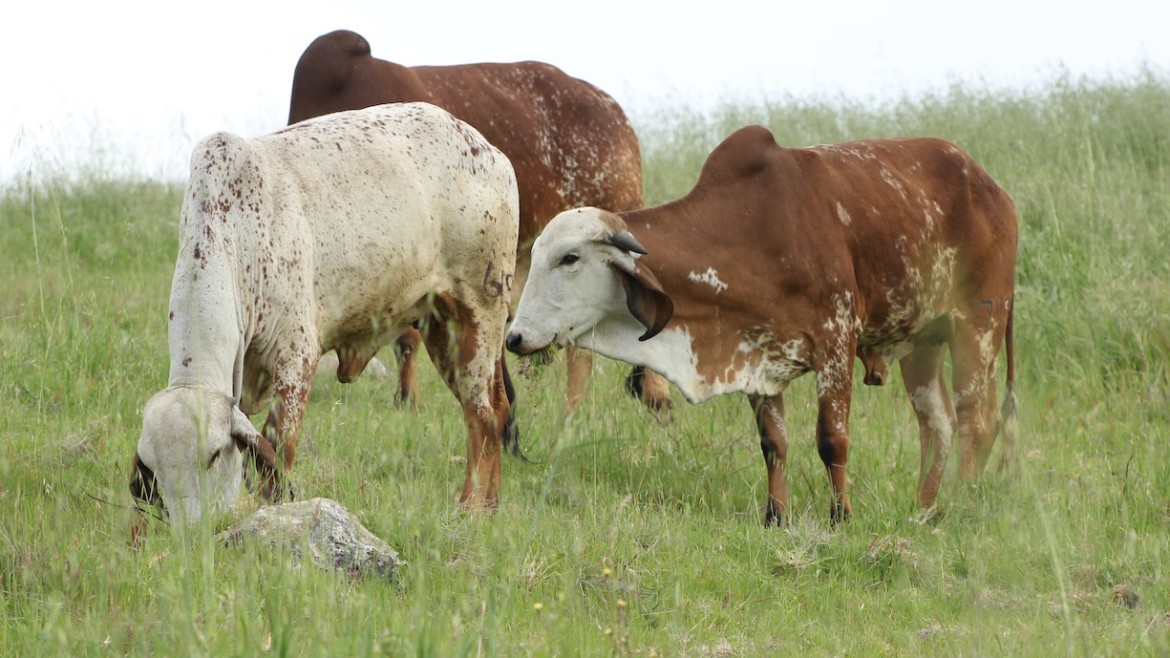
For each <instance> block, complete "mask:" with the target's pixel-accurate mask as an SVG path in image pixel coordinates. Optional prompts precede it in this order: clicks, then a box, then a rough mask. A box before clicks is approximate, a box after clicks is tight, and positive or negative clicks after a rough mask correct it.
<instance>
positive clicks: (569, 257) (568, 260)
mask: <svg viewBox="0 0 1170 658" xmlns="http://www.w3.org/2000/svg"><path fill="white" fill-rule="evenodd" d="M579 260H581V257H580V256H578V255H577V254H565V255H564V256H563V257H561V263H560V264H561V265H572V264H573V263H576V262H577V261H579Z"/></svg>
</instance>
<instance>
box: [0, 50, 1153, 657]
mask: <svg viewBox="0 0 1170 658" xmlns="http://www.w3.org/2000/svg"><path fill="white" fill-rule="evenodd" d="M636 119H637V121H636V123H637V125H638V129H639V133H640V135H641V138H642V141H643V150H644V157H645V161H646V187H647V200H648V202H650V203H659V202H663V201H666V200H669V199H672V198H675V197H677V196H679V195H681V194H683V193H684V192H686V191H687V190H688V189H689V188H690V186H691V185H692V184H693V182H694V180H695V178H696V176H697V173H698V169H699V167H700V166H701V164H702V162H703V160H704V158H705V157H706V155H707V153H708V152H709V150H710V149H711V148H712V147H713V146H714V145H715V144H716V143H718V142H719V141H720V140H721V139H722V138H723V137H725V136H726V135H727V134H728V133H730V132H731V131H732V130H734V129H735V128H738V127H740V126H742V125H745V124H748V123H763V124H766V125H768V126H770V127H771V128H772V129H773V130H774V131H775V132H776V135H777V138H778V140H779V141H780V142H781V143H782V144H785V145H789V146H797V145H804V144H812V143H823V142H832V141H840V140H845V139H851V138H860V137H874V136H893V135H907V134H920V135H935V136H939V137H944V138H947V139H950V140H953V141H955V142H956V143H958V144H959V145H961V146H962V147H964V148H965V149H966V150H968V151H969V152H970V153H971V154H972V155H974V156H975V158H976V159H977V160H979V161H980V162H981V163H982V164H983V165H984V166H985V167H986V168H987V170H988V171H989V172H990V173H991V174H992V176H994V177H995V178H996V179H997V180H998V181H999V182H1000V184H1001V185H1002V186H1003V187H1004V188H1005V189H1007V190H1008V192H1009V193H1010V194H1011V195H1012V197H1013V198H1014V200H1015V202H1016V204H1017V207H1018V210H1019V213H1020V219H1021V227H1020V236H1021V237H1020V260H1019V271H1018V289H1017V290H1018V293H1017V312H1016V327H1015V331H1016V341H1017V342H1016V352H1017V371H1018V381H1017V391H1018V394H1019V398H1020V403H1021V408H1020V446H1019V448H1020V464H1019V468H1018V469H1017V471H1016V473H1015V475H1014V476H1012V477H1004V476H999V475H995V474H990V475H989V476H987V477H985V478H984V479H983V480H981V481H980V482H979V483H978V484H976V485H973V486H959V485H956V484H954V483H953V482H949V486H948V487H947V488H946V489H945V491H944V493H943V495H942V496H941V499H940V500H941V514H939V515H938V516H937V517H936V518H935V519H934V520H933V521H932V522H930V523H928V524H920V523H916V522H915V521H914V520H913V517H914V513H915V511H916V510H915V504H914V500H915V498H914V488H915V483H916V478H917V464H918V439H917V429H916V426H915V424H914V421H913V414H912V411H911V408H910V405H909V402H908V401H907V399H906V396H905V394H904V393H903V391H902V390H901V383H900V377H898V376H895V377H894V379H895V380H899V381H895V382H893V383H892V385H887V386H886V387H883V388H868V387H863V386H861V385H860V381H858V384H857V386H856V387H855V404H854V411H853V425H852V438H853V444H852V445H853V451H852V453H851V459H850V467H851V478H852V482H853V492H854V495H853V505H854V515H855V516H854V518H853V519H852V520H851V521H850V522H849V523H848V524H846V525H844V526H843V527H840V528H837V529H832V528H830V527H829V525H828V507H829V486H828V482H827V479H826V477H825V475H824V470H823V467H822V465H821V463H820V460H819V458H818V457H817V454H816V449H815V447H814V445H813V440H812V437H813V422H814V418H815V404H814V394H813V386H812V379H811V378H805V379H802V380H798V381H797V382H796V383H795V384H794V385H793V386H792V387H791V388H790V389H789V391H790V393H789V395H788V403H787V407H788V420H789V427H790V431H791V433H792V436H793V438H794V445H793V447H792V449H791V451H790V465H789V473H790V474H791V475H790V479H791V484H792V496H793V504H794V509H795V515H794V516H795V518H794V520H793V522H792V523H791V524H790V525H789V526H787V527H784V528H781V529H766V528H763V527H762V526H761V523H760V519H761V511H762V504H763V501H764V499H765V495H766V489H765V478H764V468H763V464H762V459H761V457H760V454H759V448H758V441H757V437H756V435H755V430H754V425H753V422H752V420H751V416H750V413H749V409H748V406H747V404H746V402H745V401H744V400H743V399H742V398H741V397H726V398H721V399H717V400H715V401H712V402H710V403H708V404H705V405H701V406H697V407H692V406H688V405H686V403H685V402H684V401H683V400H682V399H681V396H679V395H678V394H677V392H676V394H675V400H676V404H677V409H676V413H675V421H674V423H673V424H672V425H670V426H663V425H660V424H658V423H657V422H655V420H654V419H653V418H652V416H651V415H650V414H649V413H648V412H646V411H644V410H642V409H641V408H639V407H638V405H636V404H635V403H634V402H632V401H631V400H629V399H627V398H626V397H625V395H624V393H623V392H622V391H621V386H620V383H621V377H622V376H623V374H624V372H625V367H624V366H622V365H620V364H617V363H615V362H612V361H607V360H602V359H599V360H598V364H597V367H596V370H597V372H596V377H595V379H594V383H593V386H592V389H591V392H590V394H589V395H588V397H587V401H586V403H585V406H584V407H583V408H582V409H581V410H580V412H579V413H578V414H576V415H575V416H573V417H572V418H569V419H567V420H566V419H563V418H562V415H561V405H562V401H563V368H561V367H557V366H551V367H550V366H545V367H534V368H531V369H529V370H528V372H527V373H526V374H524V375H523V376H520V377H518V378H517V386H518V390H519V395H520V403H519V404H520V406H519V409H518V415H519V420H520V423H521V427H522V432H523V443H524V445H525V446H526V449H527V451H528V453H529V455H530V456H531V457H533V458H534V459H536V460H539V462H540V463H538V464H535V465H525V464H522V463H520V462H518V461H516V460H509V461H507V462H505V464H504V486H503V503H502V506H501V509H500V510H499V512H498V513H497V514H495V515H494V516H484V515H466V514H461V513H459V512H458V511H457V510H456V509H455V505H454V500H455V498H456V496H457V494H458V488H459V486H460V485H461V484H462V476H463V468H464V465H463V463H462V455H463V452H464V446H463V430H462V421H461V418H460V415H459V413H458V410H457V407H456V405H455V403H454V401H453V400H452V398H451V396H450V395H449V394H448V393H447V392H446V391H445V389H443V388H442V386H441V384H440V383H439V382H438V380H437V379H436V377H435V376H434V371H433V369H431V368H430V367H429V366H427V367H424V368H423V369H422V372H423V374H424V377H425V379H424V382H423V384H424V387H423V399H424V402H423V408H422V410H421V412H419V413H410V412H405V411H399V410H396V409H394V408H393V407H392V405H391V391H390V389H389V387H388V386H387V385H385V384H382V383H379V382H377V381H374V380H367V379H363V380H361V381H358V382H356V383H355V384H351V385H347V386H342V385H340V384H338V383H336V382H330V381H326V380H320V381H319V382H318V387H317V389H316V390H315V392H314V395H313V401H312V404H311V407H310V409H309V411H308V414H307V416H306V422H305V428H306V429H305V433H306V435H305V437H304V438H303V444H302V445H303V449H302V451H301V453H300V455H299V461H298V464H297V467H296V469H295V470H294V473H293V476H294V481H295V483H296V485H297V488H298V490H299V492H300V493H301V494H302V496H304V497H310V496H327V497H331V498H334V499H336V500H338V501H340V502H341V503H342V504H343V505H345V506H346V507H348V508H349V509H351V510H352V511H354V512H355V513H357V514H358V515H359V516H360V517H361V519H362V520H363V522H364V523H365V524H366V525H367V526H368V527H369V528H370V529H371V530H372V531H374V532H375V533H376V534H378V535H380V536H382V537H384V538H386V539H387V540H388V541H389V542H390V543H391V544H392V545H393V546H395V547H396V548H397V549H398V550H399V551H400V552H401V554H402V556H403V557H404V558H405V559H406V560H408V561H409V563H410V564H409V567H408V569H407V570H406V572H405V577H404V579H403V580H402V582H401V583H400V584H399V585H398V586H391V585H388V584H386V583H384V582H379V581H372V580H350V579H348V578H346V577H343V576H338V575H334V574H332V573H328V572H324V571H321V570H318V569H315V568H292V567H291V566H290V564H289V559H288V556H287V555H285V554H280V553H264V552H258V551H251V552H250V551H242V552H237V551H229V550H226V549H223V548H221V547H219V546H217V545H216V544H215V543H214V542H213V540H212V535H213V533H214V532H215V531H217V530H219V529H222V528H223V527H225V526H226V525H227V523H228V522H230V521H231V520H232V519H224V520H222V521H221V522H219V523H218V524H217V525H216V526H215V527H207V526H204V527H201V528H198V529H196V530H194V531H192V532H190V533H184V534H176V533H172V532H170V531H169V530H168V529H167V527H166V526H164V525H162V524H160V523H157V522H156V523H153V524H152V527H151V529H150V532H149V535H148V537H147V540H146V543H145V545H144V546H143V547H142V548H141V549H140V550H131V549H129V548H128V547H127V545H126V542H127V538H128V530H129V525H130V523H131V521H132V519H133V513H132V512H131V511H129V510H127V509H126V508H125V507H124V506H125V505H127V504H128V503H129V496H128V493H127V488H126V483H127V478H128V474H129V467H130V459H131V457H132V455H133V452H134V446H135V444H136V441H137V437H138V433H139V431H140V426H141V408H142V405H143V404H144V403H145V401H146V400H147V399H148V398H149V396H150V395H151V394H153V393H154V392H155V391H156V390H158V389H159V388H161V387H162V386H163V385H164V384H165V382H166V375H167V369H168V363H167V356H166V335H165V331H166V321H165V314H166V304H167V295H168V291H169V285H170V277H171V271H172V268H173V263H174V253H175V244H176V224H177V221H176V220H177V216H178V207H179V203H180V197H181V193H182V188H181V186H180V185H164V184H159V183H154V182H139V181H126V180H109V179H108V178H106V177H104V176H102V175H101V173H100V171H94V172H88V173H86V174H85V175H83V176H80V177H78V178H77V179H76V180H72V181H68V182H64V181H62V182H59V183H49V184H47V185H45V186H42V187H37V188H33V187H29V186H24V187H17V188H12V189H9V190H7V191H6V192H5V193H3V194H2V195H0V228H2V230H0V654H4V655H12V656H34V655H46V656H49V655H62V656H65V655H199V656H201V655H241V656H246V655H257V654H261V653H263V654H273V655H280V656H349V655H381V654H385V655H408V654H409V655H419V656H430V655H439V656H454V655H476V656H478V655H506V656H514V655H566V656H573V655H590V656H593V655H622V656H625V655H631V656H712V657H716V656H717V657H730V656H755V655H765V654H773V655H858V656H871V655H898V656H901V655H947V656H954V655H1005V656H1024V655H1029V656H1030V655H1035V656H1050V655H1056V654H1064V655H1074V656H1080V655H1086V656H1087V655H1167V653H1170V590H1168V584H1170V458H1168V457H1167V454H1166V453H1164V452H1162V449H1163V448H1165V447H1166V446H1167V437H1170V372H1168V364H1170V258H1168V257H1167V252H1168V249H1170V221H1168V217H1170V79H1168V78H1167V77H1166V76H1165V75H1163V74H1159V73H1157V72H1152V71H1150V72H1144V73H1140V74H1138V75H1135V76H1132V77H1128V78H1125V79H1119V80H1114V79H1104V80H1102V79H1097V80H1076V79H1067V78H1058V79H1054V80H1052V81H1051V82H1050V83H1049V84H1048V85H1047V86H1045V87H1044V88H1043V89H1040V90H1038V91H1032V92H1027V93H1024V92H1010V91H1003V90H987V89H983V88H978V87H975V88H970V87H967V88H964V87H955V88H953V89H951V90H948V91H945V92H941V93H938V94H934V95H930V96H925V97H915V98H906V99H903V100H900V101H896V102H891V103H887V104H884V105H879V106H870V105H862V104H857V103H853V102H849V101H846V100H839V99H815V100H797V99H777V100H775V101H771V102H750V103H748V102H744V103H729V104H727V105H725V106H724V107H722V108H720V109H718V110H716V111H715V112H713V113H708V114H697V113H694V112H690V111H687V110H686V109H680V108H672V109H664V110H661V111H660V112H657V113H655V114H652V115H646V116H640V117H637V118H636ZM515 365H516V366H519V364H515ZM515 370H516V368H514V371H515ZM993 457H994V455H993ZM955 461H957V460H954V459H953V460H952V467H953V466H954V463H955ZM951 480H954V477H953V468H952V476H951ZM254 505H255V502H254V501H252V500H250V499H249V500H248V501H245V502H244V503H243V504H242V505H241V506H240V509H239V510H237V513H236V515H235V516H237V517H238V516H242V515H244V514H246V513H247V512H248V511H249V508H250V506H254Z"/></svg>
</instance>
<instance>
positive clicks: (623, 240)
mask: <svg viewBox="0 0 1170 658" xmlns="http://www.w3.org/2000/svg"><path fill="white" fill-rule="evenodd" d="M609 243H610V244H612V245H613V246H615V247H617V248H618V249H621V250H622V251H632V252H634V253H635V254H642V255H643V256H645V255H646V254H647V253H648V252H647V251H646V247H643V246H642V244H641V243H640V242H638V240H637V239H636V238H635V237H634V236H633V235H632V234H631V233H630V232H629V231H618V232H616V233H614V234H613V235H611V236H610V237H609Z"/></svg>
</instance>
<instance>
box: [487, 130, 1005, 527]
mask: <svg viewBox="0 0 1170 658" xmlns="http://www.w3.org/2000/svg"><path fill="white" fill-rule="evenodd" d="M1015 264H1016V214H1015V210H1014V207H1013V205H1012V202H1011V200H1010V199H1009V198H1008V195H1007V194H1006V193H1005V192H1004V191H1003V190H1002V189H1000V188H999V186H998V185H996V184H995V182H994V181H993V180H992V179H991V178H990V177H989V176H988V175H987V173H986V172H985V171H984V170H983V169H982V168H980V167H979V165H977V164H976V163H975V162H974V161H973V160H972V159H971V158H970V157H969V156H968V155H967V154H965V153H964V152H963V151H961V150H960V149H959V148H957V147H956V146H954V145H953V144H950V143H947V142H944V141H941V140H937V139H893V140H871V141H862V142H851V143H847V144H838V145H830V146H818V147H812V148H807V149H785V148H781V147H780V146H778V145H777V144H776V142H775V140H774V139H773V137H772V134H771V133H770V132H769V131H768V130H767V129H765V128H762V127H759V126H752V127H748V128H744V129H742V130H740V131H737V132H736V133H734V134H732V135H731V136H730V137H729V138H727V140H725V141H724V142H723V143H722V144H720V145H719V146H718V147H717V148H716V149H715V150H714V151H713V152H712V153H711V156H710V157H709V158H708V159H707V162H706V163H705V164H704V166H703V170H702V173H701V174H700V176H699V181H698V183H697V184H696V185H695V188H694V189H693V190H692V191H691V192H690V193H689V194H687V195H686V196H685V197H683V198H681V199H679V200H677V201H674V202H671V203H668V204H665V205H662V206H658V207H656V208H648V209H645V210H639V211H633V212H622V213H616V214H615V213H611V212H608V211H605V210H600V209H597V208H582V209H577V210H571V211H567V212H564V213H561V214H560V215H558V216H557V217H556V218H554V219H553V220H552V221H551V222H550V223H549V224H548V226H547V228H546V229H545V230H544V232H543V233H542V234H541V236H540V237H539V238H538V239H537V240H536V242H535V244H533V247H532V267H531V270H530V273H529V278H528V282H527V284H526V285H525V287H524V290H523V292H522V294H521V297H520V305H519V308H518V309H517V312H516V317H515V320H514V321H513V323H512V326H511V329H510V330H509V332H508V336H507V338H506V340H507V346H508V349H510V350H512V351H514V352H517V353H519V354H529V353H532V352H535V351H538V350H542V349H545V348H547V347H550V346H552V345H578V346H582V347H585V348H588V349H590V350H594V351H596V352H599V353H601V354H604V355H606V356H610V357H613V358H616V359H621V360H624V361H628V362H630V363H634V364H638V365H642V366H645V367H648V368H652V369H654V370H656V371H658V372H660V373H662V374H663V375H665V376H666V378H667V379H669V380H670V381H671V382H673V383H674V384H675V385H677V386H678V388H679V390H681V391H682V393H683V394H684V395H685V396H686V397H687V399H688V400H689V401H691V402H693V403H699V402H703V401H704V400H707V399H709V398H711V397H714V396H716V395H722V394H725V393H735V392H742V393H746V394H747V396H748V399H749V401H750V402H751V405H752V408H753V409H754V410H755V414H756V423H757V426H758V429H759V433H760V442H761V447H762V449H763V453H764V462H765V466H766V467H767V472H768V503H767V509H766V513H765V521H766V522H767V523H769V524H771V523H777V522H779V521H780V520H781V519H782V518H783V517H784V515H785V514H786V512H787V510H788V509H789V500H788V481H787V476H786V473H785V468H786V467H785V461H786V456H787V453H788V434H787V430H786V428H785V424H784V405H783V398H782V394H783V392H784V389H785V387H786V386H787V385H788V382H789V381H791V380H792V379H794V378H796V377H798V376H800V375H802V374H804V373H806V372H810V371H811V372H815V373H816V379H817V398H818V408H819V411H818V418H817V430H816V435H817V447H818V449H819V451H820V455H821V459H822V460H823V461H824V464H825V467H826V469H827V470H828V474H829V478H830V481H831V483H832V487H833V493H834V497H833V505H832V508H831V518H832V519H833V520H834V521H840V520H842V519H844V518H846V517H847V516H848V515H849V514H850V511H851V508H850V503H849V494H848V479H847V476H846V462H847V459H848V450H849V406H850V399H851V389H852V382H853V358H854V355H855V354H856V355H859V356H860V357H861V358H862V360H863V362H864V363H865V366H866V372H867V375H866V383H870V384H880V383H883V382H884V381H885V378H886V363H887V361H889V360H895V359H896V360H899V365H900V366H901V371H902V377H903V380H904V381H903V383H904V385H905V387H906V390H907V392H908V393H909V395H910V401H911V403H912V405H913V407H914V410H915V412H916V413H917V417H918V425H919V435H920V441H921V448H922V457H921V478H920V481H919V488H918V501H919V504H920V505H921V506H922V507H923V508H930V507H932V506H933V505H934V504H935V499H936V496H937V494H938V489H939V485H940V481H941V478H942V472H943V467H944V465H945V463H946V456H947V449H948V446H949V444H950V440H951V435H952V433H953V432H954V431H955V428H957V430H958V435H959V439H960V442H961V444H962V463H961V466H960V472H961V474H962V476H963V477H964V478H973V477H975V476H977V475H979V474H980V473H981V472H982V471H983V470H984V468H985V465H986V463H987V459H988V455H989V452H990V450H991V447H992V443H993V441H994V439H995V436H996V433H997V428H996V421H997V415H1000V416H1001V417H1000V419H999V420H1001V421H1002V422H1003V423H1004V425H1005V431H1004V434H1005V437H1004V443H1005V450H1007V449H1009V448H1010V445H1011V444H1012V443H1013V442H1014V431H1015V430H1014V422H1013V421H1014V416H1015V401H1014V400H1015V399H1014V396H1013V394H1012V391H1011V388H1012V382H1013V379H1014V373H1013V354H1012V333H1011V326H1012V315H1013V308H1014V304H1013V302H1014V277H1015ZM1005 343H1006V347H1007V391H1006V395H1005V399H1004V407H1003V409H1002V412H1001V414H997V409H996V407H995V401H996V390H995V389H996V384H995V382H996V379H995V371H996V363H997V360H998V355H999V350H1000V347H1001V346H1002V345H1005ZM948 349H949V351H950V353H951V357H952V361H953V369H952V378H951V383H952V387H953V389H954V404H953V405H952V403H951V399H950V397H949V395H948V393H947V387H946V382H945V381H944V371H943V359H944V356H945V354H946V352H947V350H948Z"/></svg>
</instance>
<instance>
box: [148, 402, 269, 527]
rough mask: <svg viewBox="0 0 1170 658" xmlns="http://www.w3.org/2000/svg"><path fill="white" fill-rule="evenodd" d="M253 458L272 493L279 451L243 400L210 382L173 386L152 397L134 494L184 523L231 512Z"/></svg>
mask: <svg viewBox="0 0 1170 658" xmlns="http://www.w3.org/2000/svg"><path fill="white" fill-rule="evenodd" d="M245 457H248V458H250V460H251V461H253V462H254V463H255V466H256V469H257V471H258V472H259V473H260V475H261V477H262V479H263V481H264V482H265V484H266V485H267V486H266V489H265V491H264V493H265V495H270V494H271V491H272V490H273V489H274V485H275V482H276V478H277V477H278V476H279V473H278V470H277V464H276V451H275V450H274V449H273V447H272V445H271V444H270V443H269V442H268V440H267V439H265V438H264V436H263V435H261V434H260V433H259V432H257V431H256V429H255V428H254V427H253V426H252V423H251V421H249V420H248V417H247V416H246V415H244V412H242V411H240V408H239V406H238V405H237V401H236V400H234V399H232V398H229V397H228V396H226V395H224V394H223V393H220V392H217V391H214V390H212V389H209V388H203V387H188V386H172V387H170V388H167V389H165V390H163V391H161V392H159V393H158V394H156V395H155V396H154V397H152V398H151V399H150V401H149V402H147V403H146V408H145V410H144V411H143V418H142V435H141V436H140V437H139V439H138V452H137V453H136V454H135V455H134V471H133V473H131V476H130V493H131V495H133V496H134V497H135V498H136V499H138V500H142V501H145V502H147V503H151V504H159V503H161V504H162V506H163V507H164V508H165V509H166V511H167V513H168V514H169V516H170V518H171V521H172V522H174V523H175V524H176V525H186V524H190V523H193V522H195V521H197V520H198V519H199V518H200V516H202V515H203V514H204V513H208V514H214V513H218V512H222V511H226V510H227V509H229V508H230V507H231V506H232V505H233V504H235V501H236V498H237V497H239V493H240V486H241V483H242V481H243V476H244V465H245V462H244V459H245Z"/></svg>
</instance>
